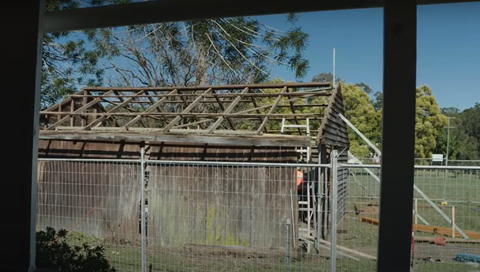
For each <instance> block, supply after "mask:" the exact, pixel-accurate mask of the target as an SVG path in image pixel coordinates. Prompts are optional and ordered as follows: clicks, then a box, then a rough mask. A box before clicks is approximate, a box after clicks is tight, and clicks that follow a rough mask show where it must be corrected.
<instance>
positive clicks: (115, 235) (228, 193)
mask: <svg viewBox="0 0 480 272" xmlns="http://www.w3.org/2000/svg"><path fill="white" fill-rule="evenodd" d="M38 167H39V176H38V205H37V229H45V228H46V227H53V228H55V229H60V228H64V229H66V230H68V231H69V233H70V234H71V236H70V237H71V238H69V239H70V240H69V242H70V243H71V244H81V243H83V242H90V243H92V244H98V243H101V244H103V245H104V246H105V248H106V252H105V253H106V257H107V258H108V260H109V261H110V262H111V264H112V265H113V266H114V267H115V268H116V269H117V271H141V270H142V268H146V271H212V270H219V271H227V270H228V271H230V270H233V271H279V270H280V271H282V270H287V271H331V265H332V262H331V260H332V259H331V257H332V256H333V257H334V258H335V260H336V261H335V262H334V263H333V265H335V266H336V269H337V270H342V269H344V270H348V271H375V269H376V256H377V245H378V220H379V218H378V211H379V196H380V165H363V166H362V165H353V164H339V171H338V174H337V175H332V172H331V167H330V166H327V165H325V166H318V165H307V164H281V163H276V164H269V163H225V162H223V163H220V162H174V161H170V162H167V161H151V160H147V161H135V160H132V161H127V160H122V161H120V160H87V159H76V160H75V159H70V160H67V159H41V160H40V161H39V164H38ZM299 172H302V173H303V177H304V180H303V183H301V185H300V186H298V183H297V182H298V178H299V175H300V174H299ZM333 176H336V177H337V178H338V177H339V176H340V177H341V178H342V179H346V180H347V182H346V186H345V185H342V188H341V189H340V188H339V190H338V191H337V193H338V195H337V197H342V198H343V200H340V199H339V201H338V205H337V214H338V215H339V217H338V221H337V225H336V226H332V225H331V218H332V216H331V215H332V211H331V207H332V199H333V196H332V194H331V192H332V182H333V180H331V178H332V177H333ZM142 179H144V180H143V181H144V182H142ZM337 182H338V180H337ZM142 183H144V184H145V188H142ZM141 190H145V191H144V194H145V199H146V202H145V206H144V208H145V210H144V214H145V215H146V217H145V227H146V228H145V236H146V244H145V250H144V251H142V245H141V228H140V226H141V224H140V223H141V221H140V218H141V217H140V215H141V211H142V210H141V208H142V207H141V195H142V194H141ZM413 206H414V209H413V211H412V216H413V220H414V225H413V228H414V229H415V244H414V251H413V252H412V253H413V254H412V257H413V259H412V260H413V261H412V263H413V266H414V268H415V271H439V272H441V271H467V270H465V269H469V266H468V265H466V264H464V263H463V262H459V261H455V260H454V259H455V258H456V257H457V254H459V253H469V254H476V255H480V244H479V242H478V241H479V240H480V237H477V235H480V234H479V232H480V168H479V167H475V166H470V167H469V166H450V167H444V166H425V165H422V166H416V170H415V200H414V205H413ZM392 216H395V215H392ZM452 221H453V223H454V224H452ZM452 226H453V228H455V226H457V229H456V230H455V231H453V230H452ZM333 233H336V235H333V237H334V239H335V237H336V240H335V241H336V243H334V244H333V245H334V246H335V244H336V250H333V251H332V250H331V245H332V240H331V239H332V234H333ZM464 235H465V236H468V238H469V239H465V238H464ZM452 236H454V238H452ZM438 237H444V238H446V239H445V241H446V245H445V246H443V241H444V240H442V239H443V238H441V239H440V240H438V239H437V244H439V245H436V244H435V239H436V238H438ZM142 252H143V254H142ZM142 257H143V262H142ZM430 257H431V260H432V261H433V262H431V261H430V259H429V258H430ZM437 259H438V260H441V262H438V263H437V262H435V261H436V260H437ZM142 264H143V265H142Z"/></svg>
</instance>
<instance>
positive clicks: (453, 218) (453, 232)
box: [452, 206, 455, 238]
mask: <svg viewBox="0 0 480 272" xmlns="http://www.w3.org/2000/svg"><path fill="white" fill-rule="evenodd" d="M452 238H455V207H454V206H452Z"/></svg>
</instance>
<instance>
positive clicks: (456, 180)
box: [347, 169, 480, 231]
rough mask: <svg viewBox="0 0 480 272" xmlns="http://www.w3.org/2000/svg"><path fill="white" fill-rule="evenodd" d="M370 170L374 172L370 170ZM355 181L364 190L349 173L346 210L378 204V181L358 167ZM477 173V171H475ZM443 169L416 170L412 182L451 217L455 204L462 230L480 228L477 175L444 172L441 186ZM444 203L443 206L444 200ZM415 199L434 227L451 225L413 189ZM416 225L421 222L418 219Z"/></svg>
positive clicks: (456, 218) (420, 212) (479, 195)
mask: <svg viewBox="0 0 480 272" xmlns="http://www.w3.org/2000/svg"><path fill="white" fill-rule="evenodd" d="M373 171H374V172H375V171H377V170H376V169H373ZM353 172H354V173H355V177H356V180H357V181H359V182H360V183H361V184H362V185H363V186H365V187H366V190H364V189H362V187H361V186H359V185H358V184H356V183H355V181H354V179H353V177H352V176H350V177H349V180H348V203H349V205H348V207H347V208H348V209H349V210H353V209H354V208H353V205H354V204H355V205H357V207H358V208H359V209H364V208H366V207H367V204H370V203H376V204H378V196H379V188H380V187H379V184H378V182H377V181H376V180H374V179H373V178H372V177H371V176H369V175H366V174H365V172H364V171H363V170H361V169H355V170H353ZM377 172H378V171H377ZM477 172H478V171H477ZM444 184H445V180H444V172H443V171H433V170H416V171H415V185H417V187H418V188H419V189H420V190H421V191H423V192H424V193H425V194H426V195H427V196H428V197H429V198H430V199H432V201H433V202H434V203H435V204H436V205H437V206H438V207H440V208H441V210H442V211H443V212H444V213H445V214H446V215H447V216H449V217H451V213H452V208H451V207H452V206H454V207H455V223H456V224H457V225H458V226H459V227H460V228H461V229H465V230H471V231H478V230H480V213H479V212H478V211H475V209H479V210H480V203H479V202H480V175H479V174H478V173H475V174H470V173H465V172H464V171H450V172H448V173H447V174H446V186H444ZM444 192H445V200H446V201H447V203H448V205H447V206H442V205H441V204H442V201H443V199H444ZM415 198H416V199H417V203H418V213H419V214H420V215H421V216H422V217H423V218H425V220H426V221H427V222H428V223H429V224H430V225H434V226H439V227H450V225H449V223H448V222H447V221H446V220H445V219H444V218H443V217H442V216H441V215H440V214H439V213H438V212H437V211H435V210H434V209H433V208H432V207H431V206H430V205H429V204H428V203H427V201H425V200H424V199H423V198H422V197H421V195H420V194H419V193H418V192H416V191H415ZM365 216H368V217H373V218H377V215H374V214H369V215H365ZM418 223H419V224H422V221H420V220H419V222H418Z"/></svg>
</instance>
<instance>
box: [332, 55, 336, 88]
mask: <svg viewBox="0 0 480 272" xmlns="http://www.w3.org/2000/svg"><path fill="white" fill-rule="evenodd" d="M332 82H333V88H335V47H334V48H333V79H332Z"/></svg>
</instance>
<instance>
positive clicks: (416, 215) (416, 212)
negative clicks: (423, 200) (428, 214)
mask: <svg viewBox="0 0 480 272" xmlns="http://www.w3.org/2000/svg"><path fill="white" fill-rule="evenodd" d="M414 214H415V217H414V218H415V225H416V224H417V218H418V199H416V198H415V213H414Z"/></svg>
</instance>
